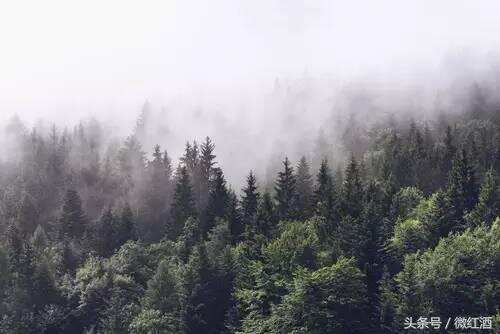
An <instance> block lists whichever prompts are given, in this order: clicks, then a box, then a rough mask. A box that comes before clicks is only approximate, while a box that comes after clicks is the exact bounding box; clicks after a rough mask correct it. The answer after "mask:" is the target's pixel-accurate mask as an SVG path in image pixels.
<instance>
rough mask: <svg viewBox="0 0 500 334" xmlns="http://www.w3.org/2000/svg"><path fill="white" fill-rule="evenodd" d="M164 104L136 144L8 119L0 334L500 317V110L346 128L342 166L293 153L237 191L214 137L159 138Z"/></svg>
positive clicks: (1, 174) (354, 329)
mask: <svg viewBox="0 0 500 334" xmlns="http://www.w3.org/2000/svg"><path fill="white" fill-rule="evenodd" d="M150 108H151V107H150V105H149V104H146V105H145V106H144V108H143V111H142V113H141V116H140V118H139V120H138V122H137V125H136V128H135V130H134V133H133V134H132V135H131V136H129V137H127V138H126V139H125V140H124V141H123V142H122V143H119V142H116V141H114V142H109V143H105V141H104V140H103V138H104V135H103V130H102V128H101V127H100V125H99V123H98V122H96V121H91V122H87V123H82V124H80V125H79V126H77V127H75V129H74V131H69V130H65V131H59V130H58V129H57V128H56V127H52V128H51V129H50V131H47V132H46V133H43V132H39V131H38V132H37V131H35V130H33V131H31V132H30V131H29V130H28V129H27V128H26V127H25V126H23V125H22V123H20V121H19V120H15V121H14V122H13V123H11V124H10V125H9V129H8V133H9V136H13V137H12V138H15V140H16V141H18V142H19V146H17V147H19V151H18V152H17V154H16V155H15V159H14V158H12V159H10V160H9V159H4V160H2V161H1V162H0V167H1V169H0V333H6V334H7V333H9V334H10V333H120V334H121V333H137V334H150V333H179V334H180V333H186V334H198V333H214V334H215V333H304V334H305V333H312V334H315V333H404V332H405V330H404V323H405V321H406V320H407V318H408V317H413V318H414V319H415V318H418V317H420V316H422V317H434V316H439V317H441V318H442V319H446V318H448V317H450V318H454V317H459V316H471V317H478V316H484V317H496V319H497V320H496V321H498V319H500V313H499V303H498V301H499V300H500V295H499V281H498V278H499V272H498V268H499V265H500V256H499V249H500V244H499V240H500V220H499V216H500V202H499V199H500V192H499V191H500V189H499V183H498V178H499V176H500V175H499V172H500V148H499V147H500V145H499V143H500V139H499V138H500V123H499V122H500V119H499V118H498V114H497V111H496V110H497V109H492V110H491V111H489V109H487V108H486V109H485V108H483V107H481V110H476V111H477V112H464V113H463V114H460V115H459V116H457V115H452V116H446V117H445V116H443V117H442V118H441V119H440V120H439V121H436V122H432V121H427V122H420V121H419V120H402V121H400V122H399V123H394V122H387V123H383V122H382V123H381V124H377V125H376V126H374V127H373V128H369V129H365V130H364V131H365V132H363V136H358V135H357V133H354V132H352V133H351V132H349V131H346V133H345V134H344V136H343V138H344V140H343V142H342V145H343V149H344V153H345V154H344V155H343V156H339V157H332V155H331V151H328V152H326V151H325V152H323V156H322V157H321V159H317V157H313V158H312V159H311V160H308V158H307V157H308V156H309V155H308V154H309V152H302V153H304V154H305V155H304V156H303V157H301V158H300V159H299V160H298V161H292V160H293V159H289V158H288V157H286V158H284V160H283V161H282V165H281V166H280V168H279V170H277V173H276V174H274V175H273V176H272V178H271V179H272V180H268V179H265V178H262V176H261V175H260V174H259V173H257V172H254V171H251V172H250V173H248V174H247V175H248V176H247V178H246V182H245V184H244V185H243V186H241V185H240V186H239V187H238V188H236V189H240V187H241V191H238V190H233V189H234V188H233V187H232V185H231V183H230V180H229V179H226V176H225V173H224V170H223V166H220V165H219V164H218V163H217V162H216V155H215V153H216V152H215V151H216V146H215V143H214V142H213V141H212V140H211V139H210V138H208V137H207V138H205V140H204V141H203V142H202V144H201V145H198V144H197V142H196V141H194V142H192V143H191V142H188V143H187V144H186V146H185V150H184V153H183V155H182V157H181V158H180V161H179V162H178V164H175V162H173V161H172V160H171V157H170V156H169V155H168V154H167V152H166V151H165V150H162V149H161V148H160V146H158V145H156V146H153V144H154V143H149V142H148V140H149V139H148V135H147V129H148V126H147V122H148V119H149V113H150V111H149V110H150ZM352 119H353V121H352V122H354V118H352ZM349 126H350V128H351V129H352V130H353V131H361V130H359V128H360V127H361V125H360V124H358V123H357V124H350V125H349ZM348 128H349V127H348ZM319 136H320V137H321V138H320V139H321V140H320V142H321V145H320V146H321V147H323V148H325V150H326V148H328V142H327V138H326V137H324V134H320V135H319ZM364 138H369V139H368V140H366V141H365V139H364ZM143 144H144V145H150V146H151V148H152V155H151V156H148V155H147V154H146V153H144V152H145V151H144V147H143V146H142V145H143ZM339 145H340V144H339ZM281 153H286V152H281ZM345 157H348V158H345ZM327 158H328V160H327ZM332 158H334V159H335V160H333V159H332ZM252 167H254V166H249V168H248V169H249V170H250V168H252ZM246 172H247V171H245V173H246ZM266 185H267V186H266ZM269 185H272V186H269ZM493 321H495V320H493ZM496 326H498V324H497V325H496Z"/></svg>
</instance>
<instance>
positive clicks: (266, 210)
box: [247, 192, 278, 238]
mask: <svg viewBox="0 0 500 334" xmlns="http://www.w3.org/2000/svg"><path fill="white" fill-rule="evenodd" d="M277 223H278V217H277V213H276V207H275V205H274V202H273V199H272V197H271V195H270V194H269V193H268V192H265V193H264V194H263V195H262V198H261V200H260V202H259V207H258V209H257V225H256V232H257V233H258V234H261V235H264V236H266V237H267V238H270V237H271V236H272V235H274V232H275V229H276V225H277ZM247 232H248V233H249V234H250V235H249V237H250V236H251V235H253V233H254V232H255V231H254V230H253V229H251V228H249V229H247Z"/></svg>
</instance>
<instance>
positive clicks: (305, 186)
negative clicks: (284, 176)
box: [296, 156, 313, 220]
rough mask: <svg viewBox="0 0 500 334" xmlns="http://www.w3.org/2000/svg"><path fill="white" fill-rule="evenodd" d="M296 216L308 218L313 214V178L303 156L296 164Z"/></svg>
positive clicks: (302, 218)
mask: <svg viewBox="0 0 500 334" xmlns="http://www.w3.org/2000/svg"><path fill="white" fill-rule="evenodd" d="M296 179H297V182H296V188H297V210H298V212H297V218H298V219H301V220H304V219H308V218H310V217H311V216H312V214H313V179H312V176H311V171H310V167H309V163H308V162H307V160H306V158H305V157H304V156H303V157H302V158H301V159H300V161H299V164H298V165H297V175H296Z"/></svg>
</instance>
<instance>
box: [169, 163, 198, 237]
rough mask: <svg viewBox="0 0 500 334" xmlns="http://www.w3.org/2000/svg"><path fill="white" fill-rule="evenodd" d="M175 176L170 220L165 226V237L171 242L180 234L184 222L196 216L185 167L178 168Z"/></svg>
mask: <svg viewBox="0 0 500 334" xmlns="http://www.w3.org/2000/svg"><path fill="white" fill-rule="evenodd" d="M177 174H178V175H177V183H176V185H175V192H174V201H173V203H172V207H171V209H170V214H171V217H172V219H171V221H170V222H169V225H168V226H167V237H168V238H169V239H173V240H175V239H176V238H177V237H178V236H179V234H180V233H181V231H182V229H183V227H184V223H185V222H186V220H187V219H188V218H189V217H193V216H195V215H196V211H195V207H194V201H193V193H192V190H191V183H190V180H189V175H188V170H187V167H185V166H182V167H180V168H179V169H178V173H177Z"/></svg>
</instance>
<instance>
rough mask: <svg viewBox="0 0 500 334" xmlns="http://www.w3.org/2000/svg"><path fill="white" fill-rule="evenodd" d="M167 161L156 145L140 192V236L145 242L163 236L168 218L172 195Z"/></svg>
mask: <svg viewBox="0 0 500 334" xmlns="http://www.w3.org/2000/svg"><path fill="white" fill-rule="evenodd" d="M165 154H167V153H165ZM169 160H170V159H169V158H168V156H164V155H163V154H162V152H161V151H160V146H159V145H156V146H155V147H154V152H153V160H152V161H150V162H149V163H148V165H147V168H146V175H147V180H146V182H145V184H144V189H143V191H142V192H143V195H142V198H143V204H142V206H143V210H141V216H142V217H141V218H142V220H143V224H142V228H143V231H141V232H142V233H141V235H142V236H143V237H144V238H145V239H146V240H156V241H157V240H159V238H160V237H161V236H162V235H163V234H164V227H165V221H166V220H168V218H169V217H168V208H169V207H170V204H171V201H172V193H173V185H172V180H171V166H170V165H169ZM165 161H166V162H167V164H165Z"/></svg>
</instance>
